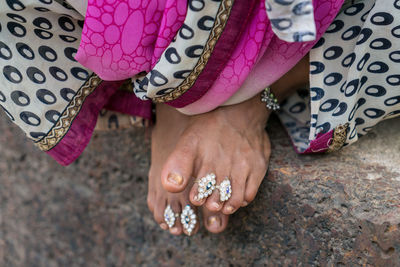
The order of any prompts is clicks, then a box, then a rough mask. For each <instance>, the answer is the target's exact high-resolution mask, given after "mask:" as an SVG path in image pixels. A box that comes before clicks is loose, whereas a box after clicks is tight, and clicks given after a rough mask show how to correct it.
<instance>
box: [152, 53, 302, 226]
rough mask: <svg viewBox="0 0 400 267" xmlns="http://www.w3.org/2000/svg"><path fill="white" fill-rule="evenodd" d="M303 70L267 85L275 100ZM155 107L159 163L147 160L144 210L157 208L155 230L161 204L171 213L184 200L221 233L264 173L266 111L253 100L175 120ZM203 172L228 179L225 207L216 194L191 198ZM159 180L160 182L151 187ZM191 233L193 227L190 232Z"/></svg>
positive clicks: (164, 108)
mask: <svg viewBox="0 0 400 267" xmlns="http://www.w3.org/2000/svg"><path fill="white" fill-rule="evenodd" d="M308 70H309V66H308V57H305V58H304V59H303V60H301V61H300V62H299V63H298V64H297V65H296V66H295V67H294V68H293V69H292V70H291V71H289V72H288V73H287V74H286V75H284V76H283V77H282V78H281V79H280V80H278V81H277V82H276V83H275V84H274V85H272V86H271V87H272V91H273V92H274V93H275V95H276V96H277V98H278V99H279V100H282V99H285V98H286V97H287V96H289V95H291V94H292V93H293V92H294V91H295V90H296V89H297V88H298V87H299V86H301V85H303V84H305V83H307V81H308ZM157 108H158V110H157V113H158V120H159V123H158V125H157V127H156V129H158V134H157V133H155V134H153V149H152V152H153V153H152V154H153V155H156V154H160V155H161V156H160V158H161V159H159V158H158V157H157V156H153V161H152V162H153V163H152V169H151V172H150V180H151V183H149V207H150V209H151V210H154V204H155V203H156V204H158V209H157V211H154V216H155V218H156V220H157V222H159V223H160V225H161V227H163V228H166V225H163V224H162V221H161V219H160V214H161V211H163V210H164V208H165V205H166V204H165V203H166V202H167V203H178V204H176V205H174V207H175V208H173V210H174V211H175V212H176V211H178V210H181V209H182V208H183V206H184V204H183V203H187V202H188V200H190V202H191V203H192V204H193V205H196V206H202V207H201V211H202V213H203V220H204V222H203V223H204V225H205V227H206V228H207V230H208V231H210V232H212V233H219V232H222V231H223V230H224V229H225V228H226V226H227V223H228V219H229V214H232V213H234V212H235V211H236V210H237V209H239V208H240V207H244V206H247V205H248V204H249V203H250V202H251V201H252V200H253V199H254V198H255V196H256V194H257V191H258V188H259V186H260V184H261V182H262V180H263V178H264V176H265V173H266V171H267V167H268V162H269V156H270V141H269V138H268V135H267V133H266V132H265V129H264V127H265V125H266V122H267V120H268V117H269V115H270V111H268V110H267V109H266V108H265V105H264V104H263V103H261V101H260V97H259V95H257V96H255V97H254V98H252V99H250V100H248V101H246V102H243V103H240V104H237V105H233V106H228V107H222V108H218V109H216V110H214V111H212V112H209V113H206V114H202V115H197V116H192V117H186V116H184V115H180V114H179V113H178V112H177V111H175V110H174V109H173V108H171V107H168V106H166V105H159V106H158V107H157ZM161 114H164V115H165V116H162V115H161ZM160 120H163V122H162V123H160ZM176 121H179V122H176ZM160 133H162V134H160ZM157 140H158V141H157ZM178 140H179V141H178ZM168 155H169V156H168ZM162 163H164V164H163V165H162ZM154 165H156V166H154ZM153 166H154V167H153ZM161 166H163V167H162V169H160V168H161ZM209 173H214V174H216V180H217V184H220V183H221V182H222V181H223V180H224V179H229V180H230V182H231V186H232V196H231V198H230V199H229V200H227V201H226V202H221V201H220V198H219V197H220V196H219V192H218V190H214V192H213V193H212V194H211V195H210V196H209V197H208V198H207V199H203V200H198V199H197V198H196V196H197V194H198V184H196V183H194V181H195V179H196V178H201V177H204V176H205V175H207V174H209ZM159 175H161V182H159V181H156V182H154V181H155V180H156V178H155V177H159ZM160 186H161V187H162V188H163V189H165V191H167V192H169V193H166V192H165V191H163V190H162V189H161V188H160ZM177 193H178V194H177ZM171 206H172V205H171ZM177 228H179V229H175V230H176V231H174V233H175V234H179V233H181V231H182V230H181V229H182V226H181V225H179V223H178V226H177ZM197 229H198V225H197V227H196V229H195V231H197Z"/></svg>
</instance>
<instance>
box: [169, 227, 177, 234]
mask: <svg viewBox="0 0 400 267" xmlns="http://www.w3.org/2000/svg"><path fill="white" fill-rule="evenodd" d="M178 232H179V230H178V228H177V227H172V228H171V233H173V234H177V233H178Z"/></svg>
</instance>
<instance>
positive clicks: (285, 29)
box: [265, 0, 317, 42]
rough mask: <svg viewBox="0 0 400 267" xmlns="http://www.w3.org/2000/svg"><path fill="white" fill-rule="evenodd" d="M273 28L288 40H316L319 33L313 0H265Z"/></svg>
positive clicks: (284, 39) (282, 37) (277, 33)
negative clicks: (316, 26) (316, 27)
mask: <svg viewBox="0 0 400 267" xmlns="http://www.w3.org/2000/svg"><path fill="white" fill-rule="evenodd" d="M265 6H266V9H267V13H268V18H269V20H270V21H271V26H272V30H273V31H274V33H275V34H276V35H277V36H278V37H279V39H281V40H283V41H287V42H306V41H314V40H315V38H316V36H317V34H316V29H315V21H314V10H313V5H312V1H311V0H294V1H287V0H265Z"/></svg>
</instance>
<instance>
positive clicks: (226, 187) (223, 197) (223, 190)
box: [216, 178, 232, 202]
mask: <svg viewBox="0 0 400 267" xmlns="http://www.w3.org/2000/svg"><path fill="white" fill-rule="evenodd" d="M216 188H217V189H218V190H219V200H220V201H221V202H224V201H227V200H228V199H229V198H230V197H231V195H232V186H231V181H229V179H228V178H226V179H225V180H223V181H222V182H221V183H220V184H219V185H217V186H216Z"/></svg>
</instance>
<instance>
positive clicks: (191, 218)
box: [181, 205, 197, 236]
mask: <svg viewBox="0 0 400 267" xmlns="http://www.w3.org/2000/svg"><path fill="white" fill-rule="evenodd" d="M181 223H182V225H183V228H184V229H185V230H186V232H187V233H188V235H189V236H190V235H191V234H192V231H193V229H194V227H195V226H196V223H197V220H196V214H195V213H194V211H193V209H192V208H191V207H190V205H186V206H185V208H184V209H183V211H182V213H181Z"/></svg>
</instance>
